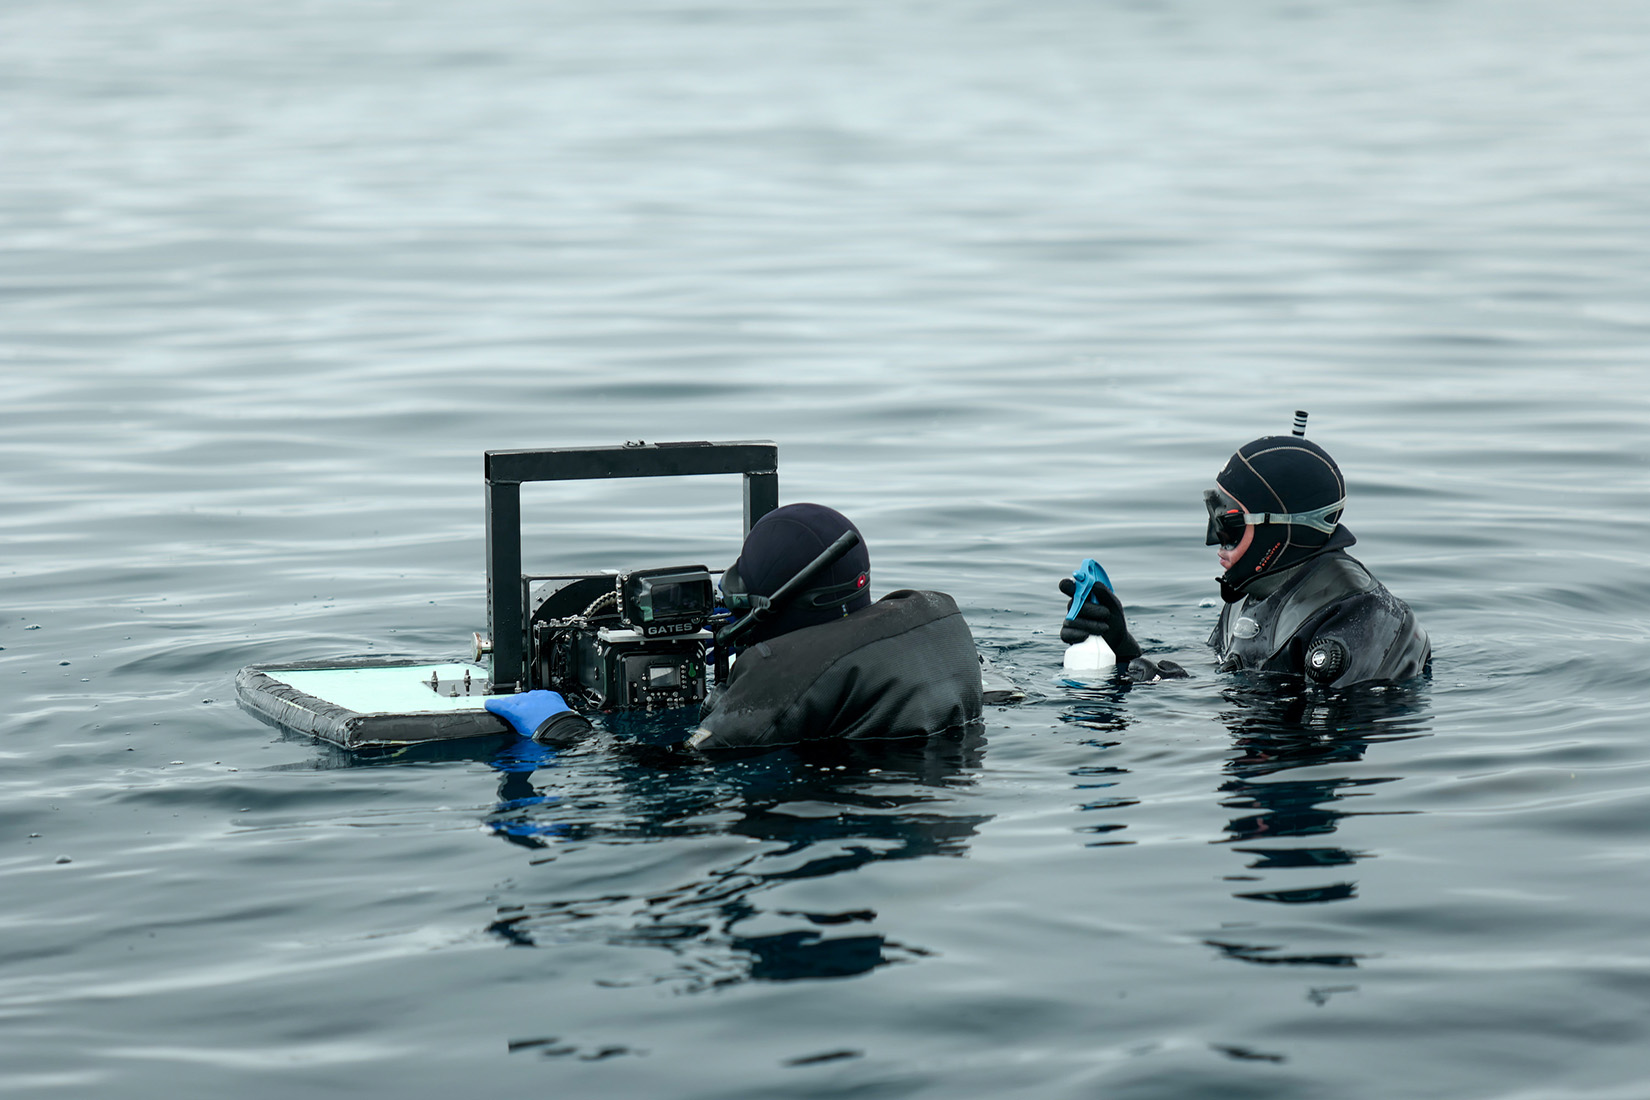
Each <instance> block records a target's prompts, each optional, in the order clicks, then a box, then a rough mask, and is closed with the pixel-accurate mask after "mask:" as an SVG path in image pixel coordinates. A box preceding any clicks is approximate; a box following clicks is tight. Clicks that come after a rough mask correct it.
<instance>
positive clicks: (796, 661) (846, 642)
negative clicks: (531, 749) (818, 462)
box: [486, 504, 983, 755]
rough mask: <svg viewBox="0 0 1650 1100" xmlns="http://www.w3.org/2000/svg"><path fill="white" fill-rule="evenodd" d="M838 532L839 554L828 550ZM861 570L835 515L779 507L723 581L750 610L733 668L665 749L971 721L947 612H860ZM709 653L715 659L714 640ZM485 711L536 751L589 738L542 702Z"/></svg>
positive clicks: (941, 605) (549, 697) (865, 582)
mask: <svg viewBox="0 0 1650 1100" xmlns="http://www.w3.org/2000/svg"><path fill="white" fill-rule="evenodd" d="M850 532H851V533H852V535H853V538H852V540H849V541H852V543H853V545H851V546H847V544H846V542H844V543H843V546H845V547H846V550H845V552H843V548H842V547H839V546H838V545H837V544H838V542H839V541H840V540H842V539H843V536H845V535H847V534H849V533H850ZM827 551H829V552H830V553H827ZM831 553H836V554H838V555H839V556H837V557H835V558H834V559H832V558H831ZM816 559H818V560H817V561H816ZM827 562H828V563H829V564H825V563H827ZM816 566H817V567H818V568H819V571H818V572H817V573H815V574H813V575H812V576H810V577H808V578H806V579H800V578H801V577H802V574H803V572H804V570H805V569H811V568H815V567H816ZM870 569H871V558H870V554H869V553H868V552H867V551H866V549H865V543H864V542H863V540H861V539H860V538H859V531H858V529H857V528H855V527H854V525H853V524H852V523H850V522H849V521H848V519H847V517H846V516H844V515H842V513H840V512H837V511H834V510H832V509H830V508H826V507H824V506H823V505H819V504H790V505H787V506H785V507H783V508H776V509H774V510H773V511H772V512H769V513H768V514H767V515H765V516H763V517H762V518H761V519H759V520H758V521H757V522H756V524H755V525H754V526H753V527H752V528H751V530H750V534H749V535H747V536H746V537H745V544H744V547H743V548H742V549H741V551H740V555H739V559H738V560H737V561H736V562H734V563H733V565H731V566H729V567H728V570H727V572H726V573H724V574H723V576H722V593H723V597H724V599H725V600H726V601H727V605H728V607H729V609H730V610H733V611H735V612H740V611H747V612H750V614H749V615H748V616H747V617H746V619H744V620H742V621H741V622H740V624H739V625H738V627H736V628H733V629H736V630H737V629H742V630H743V635H742V636H741V637H740V639H739V646H740V653H739V659H738V661H737V662H736V663H735V664H734V665H733V668H732V671H731V672H730V673H729V675H728V677H727V683H726V685H725V686H722V687H719V688H717V689H716V690H714V691H713V692H712V693H711V695H710V696H709V697H708V698H707V699H706V700H705V702H704V704H703V705H702V707H701V708H700V714H699V728H698V729H697V730H695V731H694V732H693V733H692V734H691V735H690V736H689V737H688V738H687V739H686V740H684V741H682V742H681V743H680V744H679V745H677V746H674V747H673V748H674V750H681V751H688V750H695V749H698V750H709V749H732V748H757V749H765V748H774V747H778V746H780V745H798V744H802V743H805V742H823V741H843V740H850V741H860V740H873V739H887V738H895V737H911V736H916V735H920V734H928V733H938V732H941V731H943V730H951V729H960V728H962V727H965V726H970V725H974V724H976V723H978V722H979V721H980V712H981V709H982V705H983V700H982V687H981V682H980V657H979V652H978V651H977V650H976V649H975V648H974V637H973V635H972V634H971V633H970V632H969V630H968V624H967V623H966V622H964V621H963V617H962V613H961V612H960V611H958V610H957V604H956V601H954V600H953V599H952V598H951V597H950V596H947V595H946V594H945V593H943V592H916V591H910V590H902V591H899V592H890V593H889V594H888V595H886V596H884V597H883V598H882V599H880V600H878V601H877V602H875V603H872V602H871V590H870ZM793 579H797V580H796V583H795V584H787V582H790V581H792V580H793ZM798 588H800V589H801V591H795V589H798ZM775 597H777V599H775ZM717 644H718V645H719V646H723V647H724V648H725V647H726V644H725V641H724V638H723V636H722V635H719V636H718V642H717ZM486 707H487V709H488V710H489V711H491V712H493V713H494V714H497V715H499V716H500V717H501V718H503V719H505V720H506V721H507V722H509V723H510V725H511V726H513V727H514V728H515V729H516V731H517V732H518V733H520V734H521V735H522V736H523V737H531V738H533V739H535V740H537V741H541V742H544V743H546V744H556V745H560V744H572V743H574V742H576V741H578V740H580V739H581V738H583V737H584V736H585V735H586V734H588V733H589V732H590V728H591V727H590V723H589V722H588V721H587V720H585V719H584V718H583V717H582V716H580V715H579V714H577V713H576V712H574V711H573V710H572V708H570V707H569V706H568V705H567V702H566V700H564V699H563V698H562V697H561V695H560V694H558V693H556V692H554V691H545V690H539V691H528V692H523V693H521V694H519V695H504V696H495V697H493V698H490V699H488V700H487V703H486ZM638 751H641V750H638ZM657 751H658V750H648V754H649V755H656V753H657ZM664 751H665V752H667V753H668V752H670V751H672V750H664Z"/></svg>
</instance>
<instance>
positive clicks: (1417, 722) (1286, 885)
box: [1210, 678, 1431, 967]
mask: <svg viewBox="0 0 1650 1100" xmlns="http://www.w3.org/2000/svg"><path fill="white" fill-rule="evenodd" d="M1429 695H1430V692H1429V685H1428V684H1427V682H1426V681H1424V680H1422V681H1416V682H1414V683H1413V684H1409V685H1405V686H1401V687H1381V688H1361V689H1355V690H1353V691H1350V692H1345V693H1340V694H1336V695H1333V696H1329V695H1317V694H1301V693H1298V692H1292V691H1286V690H1280V688H1279V685H1278V684H1277V683H1276V682H1271V681H1267V680H1265V679H1263V678H1254V679H1248V678H1243V679H1240V680H1239V681H1238V682H1237V683H1236V684H1235V685H1234V686H1233V687H1231V688H1229V689H1227V690H1226V691H1225V692H1223V699H1224V701H1225V704H1226V709H1224V710H1223V711H1222V712H1221V713H1220V715H1219V720H1220V721H1221V722H1223V723H1224V724H1225V725H1226V726H1227V728H1228V729H1230V730H1231V733H1232V738H1233V744H1234V746H1235V747H1236V749H1237V753H1236V754H1235V755H1234V756H1232V757H1231V758H1230V759H1229V760H1228V761H1227V762H1226V766H1225V769H1224V770H1225V773H1226V775H1227V779H1226V780H1225V782H1223V783H1222V784H1221V785H1220V788H1219V790H1220V793H1221V795H1222V798H1221V801H1220V804H1221V806H1223V807H1225V808H1227V809H1232V810H1239V811H1241V813H1239V815H1238V816H1236V817H1234V818H1232V819H1231V820H1230V821H1228V822H1227V824H1226V830H1225V833H1226V835H1225V836H1224V837H1223V838H1222V839H1221V843H1229V844H1233V845H1235V846H1234V848H1233V850H1234V851H1236V852H1238V853H1240V854H1242V855H1243V856H1245V857H1247V862H1246V863H1245V864H1244V872H1245V873H1243V874H1234V875H1228V876H1227V881H1229V882H1239V883H1251V884H1262V883H1267V882H1268V881H1269V880H1273V879H1276V880H1277V885H1276V886H1273V887H1271V888H1268V889H1254V888H1252V887H1249V888H1245V889H1241V890H1239V891H1237V892H1236V893H1235V894H1234V895H1233V896H1234V897H1237V898H1241V899H1244V900H1246V901H1263V902H1274V903H1277V904H1280V905H1313V904H1322V903H1327V902H1338V901H1346V900H1349V899H1351V898H1355V897H1357V896H1358V882H1357V880H1356V878H1354V877H1352V869H1353V867H1354V866H1355V865H1356V864H1358V863H1359V862H1360V861H1363V860H1366V859H1371V858H1373V857H1374V856H1375V855H1376V853H1373V852H1369V851H1364V850H1360V849H1356V848H1350V847H1345V846H1342V845H1339V844H1334V843H1331V842H1330V838H1331V836H1332V835H1333V834H1334V833H1336V831H1337V830H1338V829H1339V828H1340V826H1341V823H1342V822H1343V821H1345V820H1347V819H1350V818H1354V817H1358V816H1361V815H1363V814H1367V813H1369V812H1371V811H1367V810H1366V811H1359V810H1357V809H1354V808H1352V806H1353V805H1355V804H1349V800H1351V799H1357V798H1364V797H1367V796H1368V795H1370V794H1371V793H1373V789H1375V788H1378V787H1381V786H1383V785H1385V784H1388V783H1395V782H1397V781H1398V780H1400V779H1401V778H1402V777H1401V776H1396V775H1366V774H1362V770H1363V769H1362V768H1360V767H1358V765H1361V764H1364V763H1366V761H1365V754H1366V753H1367V752H1369V750H1370V749H1371V748H1372V747H1374V746H1377V745H1380V744H1382V743H1384V742H1389V741H1399V740H1408V739H1411V738H1415V737H1421V736H1425V735H1427V734H1428V733H1429V732H1430V721H1431V713H1430V708H1429V705H1428V703H1429ZM1308 769H1310V770H1311V772H1312V774H1311V775H1310V776H1309V777H1306V778H1294V779H1286V778H1277V776H1278V775H1279V774H1280V773H1283V772H1289V771H1296V770H1308ZM1376 812H1381V811H1376ZM1386 812H1392V811H1386ZM1297 838H1298V840H1299V842H1297V843H1287V842H1288V841H1290V840H1293V839H1297ZM1306 877H1309V878H1310V879H1311V881H1310V882H1309V883H1308V884H1306V885H1299V886H1297V885H1293V882H1294V881H1298V880H1299V879H1301V878H1306ZM1210 942H1211V946H1214V947H1217V948H1219V949H1220V950H1221V951H1223V952H1224V953H1226V954H1227V955H1228V956H1230V957H1232V958H1237V959H1242V960H1243V961H1245V962H1255V963H1263V964H1269V965H1276V964H1295V965H1312V966H1336V967H1350V966H1356V965H1357V958H1358V956H1356V955H1351V954H1341V953H1334V952H1309V953H1289V952H1285V953H1280V951H1282V949H1281V948H1279V947H1277V946H1276V945H1257V944H1241V943H1230V942H1216V941H1210Z"/></svg>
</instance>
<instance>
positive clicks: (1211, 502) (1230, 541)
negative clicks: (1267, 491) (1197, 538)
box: [1203, 489, 1245, 547]
mask: <svg viewBox="0 0 1650 1100" xmlns="http://www.w3.org/2000/svg"><path fill="white" fill-rule="evenodd" d="M1203 504H1204V507H1206V508H1208V509H1209V530H1208V533H1207V536H1206V537H1205V538H1204V540H1203V542H1204V545H1206V546H1217V545H1218V546H1226V547H1232V546H1236V545H1237V544H1238V543H1240V542H1242V541H1243V528H1244V526H1245V524H1244V522H1243V509H1241V508H1239V507H1238V506H1237V502H1236V501H1234V500H1232V499H1231V498H1230V497H1228V496H1226V495H1225V494H1224V493H1221V492H1219V491H1217V490H1215V489H1205V490H1204V491H1203Z"/></svg>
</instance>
